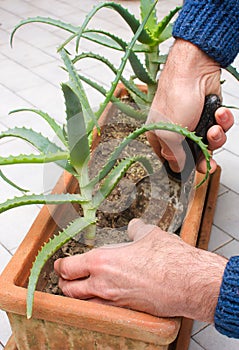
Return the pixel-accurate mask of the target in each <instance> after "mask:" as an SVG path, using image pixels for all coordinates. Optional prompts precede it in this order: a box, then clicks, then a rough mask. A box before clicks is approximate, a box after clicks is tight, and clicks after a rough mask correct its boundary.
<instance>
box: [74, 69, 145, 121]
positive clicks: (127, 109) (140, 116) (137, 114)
mask: <svg viewBox="0 0 239 350" xmlns="http://www.w3.org/2000/svg"><path fill="white" fill-rule="evenodd" d="M79 77H80V79H81V80H82V81H84V82H85V83H86V84H88V85H90V86H91V87H93V88H94V89H96V90H97V91H98V92H100V93H101V94H102V95H103V96H106V94H107V90H106V89H105V88H104V87H103V86H101V85H99V84H98V83H96V82H95V81H93V80H91V79H89V78H86V77H85V76H83V75H81V74H79ZM110 101H111V102H112V103H113V104H114V105H115V106H117V108H119V109H120V110H121V111H122V112H123V113H125V114H126V115H128V116H129V117H132V118H134V119H136V120H142V121H145V120H146V118H147V115H148V113H147V112H146V111H144V110H141V109H139V110H136V109H135V108H133V107H131V106H130V105H128V104H126V103H124V102H122V101H121V100H120V99H119V98H117V97H115V96H114V95H112V97H111V100H110Z"/></svg>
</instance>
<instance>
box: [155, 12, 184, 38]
mask: <svg viewBox="0 0 239 350" xmlns="http://www.w3.org/2000/svg"><path fill="white" fill-rule="evenodd" d="M181 8H182V6H177V7H176V8H175V9H174V10H171V11H170V12H169V14H168V15H167V16H165V17H164V18H163V19H162V21H161V22H159V24H158V26H157V28H155V31H154V32H153V33H152V36H153V38H154V40H155V41H157V42H160V41H161V39H160V36H161V34H162V33H163V31H164V30H165V29H166V27H167V25H168V24H169V22H170V21H171V19H172V18H173V17H174V16H175V14H176V13H177V12H178V11H179V10H180V9H181Z"/></svg>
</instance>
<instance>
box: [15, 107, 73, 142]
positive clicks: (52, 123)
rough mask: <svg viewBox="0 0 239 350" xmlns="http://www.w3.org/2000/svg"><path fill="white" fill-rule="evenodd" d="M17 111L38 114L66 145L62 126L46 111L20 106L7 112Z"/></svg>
mask: <svg viewBox="0 0 239 350" xmlns="http://www.w3.org/2000/svg"><path fill="white" fill-rule="evenodd" d="M18 112H33V113H35V114H37V115H39V116H41V117H42V118H43V119H44V120H45V121H46V122H47V123H48V124H49V126H50V127H51V129H52V130H53V131H54V132H55V134H56V135H57V137H58V138H59V139H60V140H61V142H62V143H63V144H64V145H65V146H66V147H67V141H66V139H65V136H64V134H63V131H62V127H61V126H60V125H59V124H58V123H57V122H56V121H55V119H53V118H52V117H50V116H49V114H48V113H45V112H43V111H40V110H38V109H32V108H21V109H15V110H13V111H11V112H10V113H9V114H14V113H18Z"/></svg>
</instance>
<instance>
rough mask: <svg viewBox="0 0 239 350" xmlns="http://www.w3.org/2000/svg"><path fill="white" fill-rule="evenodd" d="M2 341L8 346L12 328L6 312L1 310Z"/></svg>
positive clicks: (0, 329) (0, 335)
mask: <svg viewBox="0 0 239 350" xmlns="http://www.w3.org/2000/svg"><path fill="white" fill-rule="evenodd" d="M0 325H1V326H0V341H1V343H2V344H3V345H6V343H7V341H8V339H9V338H10V336H11V333H12V331H11V327H10V324H9V321H8V318H7V315H6V313H5V312H4V311H2V310H0Z"/></svg>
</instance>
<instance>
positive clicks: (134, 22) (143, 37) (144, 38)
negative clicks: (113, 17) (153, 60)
mask: <svg viewBox="0 0 239 350" xmlns="http://www.w3.org/2000/svg"><path fill="white" fill-rule="evenodd" d="M104 7H109V8H111V9H113V10H115V11H117V12H118V13H119V14H120V15H121V16H122V18H123V19H124V20H125V21H126V22H127V23H128V25H129V26H130V28H131V30H132V31H133V33H134V34H135V33H136V32H137V30H138V28H139V27H140V22H139V20H138V19H136V18H135V16H134V15H132V14H131V13H129V11H128V10H127V9H126V8H124V7H123V6H121V5H120V4H117V3H115V2H104V3H100V4H98V5H96V6H94V7H93V9H92V10H91V11H90V12H89V13H88V14H87V16H86V18H85V20H84V22H83V24H82V26H81V27H80V29H79V31H78V33H77V35H72V36H71V38H70V40H72V39H73V38H74V37H76V36H77V42H76V51H78V47H79V41H80V38H81V36H82V34H83V32H84V31H85V29H86V27H87V25H88V23H89V22H90V20H91V19H92V17H94V15H95V14H96V13H97V12H98V11H99V10H100V9H102V8H104ZM138 40H139V42H142V43H143V44H148V45H149V44H151V43H152V39H151V38H150V36H149V35H148V33H147V31H146V30H145V29H144V28H142V30H141V32H140V34H139V36H138ZM68 42H69V40H67V41H66V42H65V43H64V44H63V46H62V47H64V46H65V44H67V43H68ZM62 47H60V49H61V48H62Z"/></svg>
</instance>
